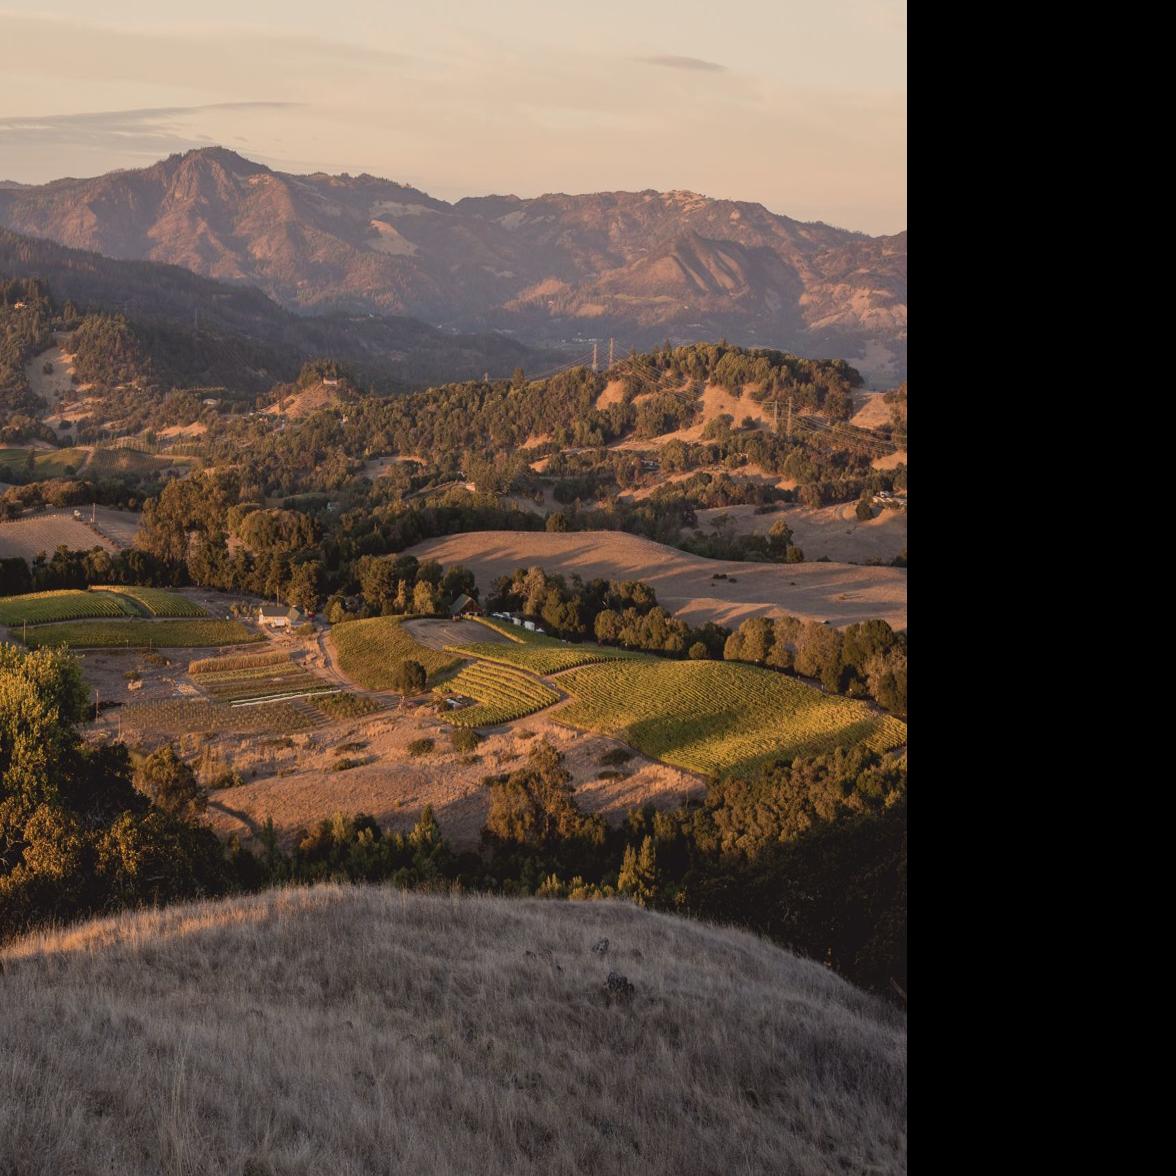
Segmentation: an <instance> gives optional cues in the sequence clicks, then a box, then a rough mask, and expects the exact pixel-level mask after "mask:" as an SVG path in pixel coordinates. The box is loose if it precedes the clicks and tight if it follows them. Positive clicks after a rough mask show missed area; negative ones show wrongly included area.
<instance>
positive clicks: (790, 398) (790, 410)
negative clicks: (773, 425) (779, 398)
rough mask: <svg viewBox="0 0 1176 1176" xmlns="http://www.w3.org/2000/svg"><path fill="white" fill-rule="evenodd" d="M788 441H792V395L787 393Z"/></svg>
mask: <svg viewBox="0 0 1176 1176" xmlns="http://www.w3.org/2000/svg"><path fill="white" fill-rule="evenodd" d="M788 440H789V441H791V440H792V393H791V392H789V393H788Z"/></svg>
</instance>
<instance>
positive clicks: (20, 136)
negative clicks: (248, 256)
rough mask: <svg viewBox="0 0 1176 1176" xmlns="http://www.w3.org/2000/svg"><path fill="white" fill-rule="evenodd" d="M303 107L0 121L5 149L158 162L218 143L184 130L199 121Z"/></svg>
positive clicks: (157, 110)
mask: <svg viewBox="0 0 1176 1176" xmlns="http://www.w3.org/2000/svg"><path fill="white" fill-rule="evenodd" d="M298 105H299V103H296V102H209V103H204V104H203V105H199V106H151V107H138V108H135V109H131V110H102V111H88V112H85V113H78V114H49V115H22V116H21V117H19V118H7V117H4V116H3V115H0V146H8V147H21V146H27V145H30V144H35V145H36V146H37V147H39V148H44V147H47V146H57V147H85V148H86V149H87V150H109V149H118V150H120V151H130V152H133V153H135V154H141V155H145V156H151V157H155V156H157V155H158V154H159V153H160V152H161V151H162V152H165V153H166V152H169V151H175V150H186V149H188V148H190V147H199V146H207V145H209V144H211V143H212V142H213V140H212V139H210V138H208V136H206V135H203V134H200V133H196V132H192V131H188V130H186V129H185V128H184V127H183V125H182V124H183V121H184V120H185V119H186V118H190V117H192V116H194V115H204V114H207V113H209V112H220V113H223V112H226V111H246V110H259V109H260V110H265V109H269V110H273V109H282V108H286V107H296V106H298Z"/></svg>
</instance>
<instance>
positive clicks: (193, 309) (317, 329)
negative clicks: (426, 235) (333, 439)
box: [0, 228, 560, 391]
mask: <svg viewBox="0 0 1176 1176" xmlns="http://www.w3.org/2000/svg"><path fill="white" fill-rule="evenodd" d="M0 277H7V278H12V277H36V278H41V279H43V280H44V281H46V282H47V283H48V284H49V288H50V290H51V292H52V294H53V297H54V298H55V299H56V300H57V301H58V302H64V301H65V300H66V299H69V300H71V301H73V302H74V303H76V304H77V306H78V307H79V308H81V309H82V310H83V311H91V310H101V311H105V312H108V313H122V314H125V315H126V316H127V318H129V319H131V320H133V321H134V322H136V323H139V324H152V323H154V324H168V325H169V326H170V327H171V328H172V332H171V333H172V334H176V333H179V334H180V335H183V336H184V337H185V338H186V339H187V340H188V344H187V347H188V350H189V351H190V356H189V358H190V359H191V361H192V362H193V363H194V364H195V367H194V368H193V371H192V372H191V373H189V374H190V376H191V377H192V378H194V379H196V381H197V382H199V380H200V379H202V378H212V377H209V376H208V375H207V373H204V375H198V374H197V373H201V372H204V368H205V366H207V365H208V364H207V362H206V361H210V362H211V364H212V366H213V367H214V368H216V369H217V372H218V374H217V375H216V377H215V379H216V381H217V382H220V381H223V380H225V379H226V378H227V377H226V376H225V374H224V372H223V371H222V370H220V369H221V367H223V365H222V364H220V363H219V362H218V359H219V358H220V357H218V355H217V352H218V351H220V350H223V349H224V343H225V342H226V341H230V340H235V341H237V342H240V343H244V344H246V345H247V347H248V349H250V350H251V352H252V354H251V362H250V366H252V367H254V368H256V369H257V371H256V372H255V373H253V374H252V375H250V373H247V372H242V373H240V374H241V377H242V380H243V381H244V383H243V386H247V385H251V384H254V383H256V382H257V380H259V379H260V380H262V382H263V384H264V383H265V381H266V380H268V381H269V383H272V382H274V380H278V379H290V378H292V376H293V375H294V374H295V373H296V372H297V371H298V368H299V366H300V365H301V363H302V362H303V361H304V360H306V359H309V358H312V357H314V356H328V355H329V356H333V357H334V358H336V359H341V360H346V361H347V362H349V363H351V364H352V365H354V366H355V368H356V369H357V370H358V372H359V373H360V375H361V376H362V377H363V378H364V380H365V382H370V383H371V384H373V385H374V386H375V387H376V388H377V389H378V390H382V391H391V390H394V389H397V388H407V387H415V386H423V385H425V384H428V383H442V382H445V381H448V380H460V379H467V378H473V377H477V376H481V375H482V373H483V372H484V371H489V372H490V373H491V374H492V375H496V376H503V375H508V374H509V373H510V372H511V371H512V370H513V369H514V368H516V367H524V368H526V369H527V370H528V371H536V370H537V369H539V368H542V367H544V366H550V365H551V364H552V363H558V362H560V357H559V356H557V355H553V354H552V353H549V352H542V351H536V350H534V349H531V348H528V347H526V346H524V345H523V344H521V343H519V342H517V341H515V340H513V339H509V338H506V337H504V336H502V335H497V334H493V333H490V332H485V333H481V334H453V333H450V332H447V331H440V330H438V329H437V328H435V327H431V326H429V325H428V324H427V323H423V322H419V321H418V320H416V319H412V318H404V317H398V316H390V315H372V314H361V315H354V314H353V315H346V314H323V315H311V314H295V313H292V312H291V311H289V310H286V309H284V308H283V307H281V306H279V305H278V304H277V303H275V302H274V301H273V300H271V299H270V298H269V297H267V296H266V295H265V294H263V293H262V292H261V291H260V290H258V289H256V288H254V287H251V286H242V285H229V284H227V283H225V282H220V281H215V280H213V279H211V278H206V277H202V276H199V275H197V274H194V273H192V272H191V271H189V270H187V269H185V268H183V267H181V266H175V265H165V264H162V263H160V262H154V261H120V260H115V259H112V258H110V257H105V256H102V255H101V254H98V253H94V252H90V251H84V250H80V249H72V248H69V247H67V246H63V245H59V244H57V243H55V242H53V241H49V240H43V239H38V238H35V237H26V236H22V235H21V234H18V233H14V232H12V231H10V230H8V229H3V228H0ZM231 354H233V355H237V354H240V352H239V350H238V349H234V350H233V351H232V353H231ZM202 355H203V356H205V360H201V359H200V357H201V356H202ZM246 376H250V378H249V379H246V378H245V377H246ZM267 386H268V385H267Z"/></svg>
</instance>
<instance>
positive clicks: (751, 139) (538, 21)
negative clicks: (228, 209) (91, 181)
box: [0, 0, 906, 234]
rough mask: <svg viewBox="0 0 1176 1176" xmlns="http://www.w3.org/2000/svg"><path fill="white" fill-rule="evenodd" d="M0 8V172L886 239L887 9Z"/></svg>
mask: <svg viewBox="0 0 1176 1176" xmlns="http://www.w3.org/2000/svg"><path fill="white" fill-rule="evenodd" d="M3 5H4V0H0V44H2V45H4V47H5V52H4V65H5V68H4V73H3V81H2V82H0V180H17V181H21V182H24V183H42V182H44V181H46V180H50V179H56V178H58V177H61V176H93V175H99V174H101V173H103V172H106V171H111V170H113V169H115V168H131V167H143V166H146V165H147V164H150V163H152V162H153V161H155V160H156V159H160V158H162V157H164V156H166V155H170V154H172V153H173V152H177V151H186V150H188V149H189V148H192V147H203V146H210V145H213V144H218V145H221V146H224V147H229V148H231V149H233V150H234V151H237V152H239V153H240V154H242V155H245V156H247V157H248V158H250V159H255V160H257V161H258V162H261V163H264V164H267V165H269V166H270V167H273V168H276V169H279V170H281V171H291V172H300V173H306V172H312V171H329V172H349V173H351V174H352V175H358V174H359V173H361V172H370V173H371V174H373V175H378V176H382V177H385V178H387V179H392V180H398V181H400V182H401V183H407V184H412V185H413V186H414V187H418V188H421V189H423V190H424V191H426V192H428V193H430V194H431V195H433V196H438V197H441V198H442V199H446V200H455V199H458V198H460V197H462V196H475V195H486V194H488V193H497V194H504V193H513V194H515V195H519V196H536V195H540V194H542V193H545V192H569V193H573V192H600V191H613V190H641V189H646V188H656V189H659V190H661V191H669V190H674V189H685V190H689V191H694V192H701V193H704V194H705V195H708V196H716V197H723V198H729V199H738V200H754V201H759V202H761V203H763V204H764V205H766V206H767V207H768V208H770V209H771V210H772V211H773V212H780V213H785V214H787V215H788V216H792V217H795V218H797V219H799V220H822V221H825V222H826V223H828V224H834V225H838V226H841V227H843V228H849V229H858V230H861V231H864V232H868V233H873V234H878V233H894V232H898V231H899V230H901V229H905V228H906V5H905V0H673V2H670V0H594V3H592V4H591V5H576V6H572V5H570V4H567V3H561V2H560V0H493V2H490V0H427V2H426V3H420V2H419V0H413V2H404V0H317V2H313V3H312V2H310V0H246V2H244V3H242V0H200V3H198V4H193V3H186V4H180V3H178V2H177V0H164V2H163V3H160V0H104V2H103V3H102V4H101V5H95V4H94V3H93V0H38V4H37V8H36V12H35V13H30V12H29V11H28V10H27V8H26V10H25V11H23V12H22V11H18V10H17V9H15V8H11V7H9V8H5V7H4V6H3Z"/></svg>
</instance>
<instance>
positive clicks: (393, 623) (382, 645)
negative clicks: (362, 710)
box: [331, 617, 461, 690]
mask: <svg viewBox="0 0 1176 1176" xmlns="http://www.w3.org/2000/svg"><path fill="white" fill-rule="evenodd" d="M408 619H409V618H407V617H371V618H369V619H368V620H366V621H347V622H345V623H344V624H341V625H335V626H334V627H333V628H332V629H331V640H332V641H333V642H334V644H335V651H336V652H337V653H338V655H339V668H340V669H341V670H342V671H343V673H345V674H347V675H348V677H351V678H354V679H355V680H356V681H357V682H358V683H359V684H360V685H361V686H365V687H367V689H369V690H389V689H391V687H392V670H393V668H394V667H395V665H396V663H397V662H402V661H405V660H407V659H410V658H411V659H412V660H413V661H418V662H420V663H421V665H422V666H424V667H425V673H426V674H427V675H428V676H429V677H430V678H435V677H436V676H437V675H438V674H442V673H444V672H445V671H446V670H451V669H453V668H454V667H455V666H457V665H460V664H461V659H460V658H458V657H454V656H453V654H451V653H442V652H441V651H439V650H436V649H430V648H429V647H428V646H427V645H422V644H421V643H420V642H419V641H417V640H416V639H415V638H414V637H413V636H412V635H411V634H410V633H409V632H408V631H407V630H406V629H405V628H404V627H403V626H402V625H401V621H402V620H408Z"/></svg>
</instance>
